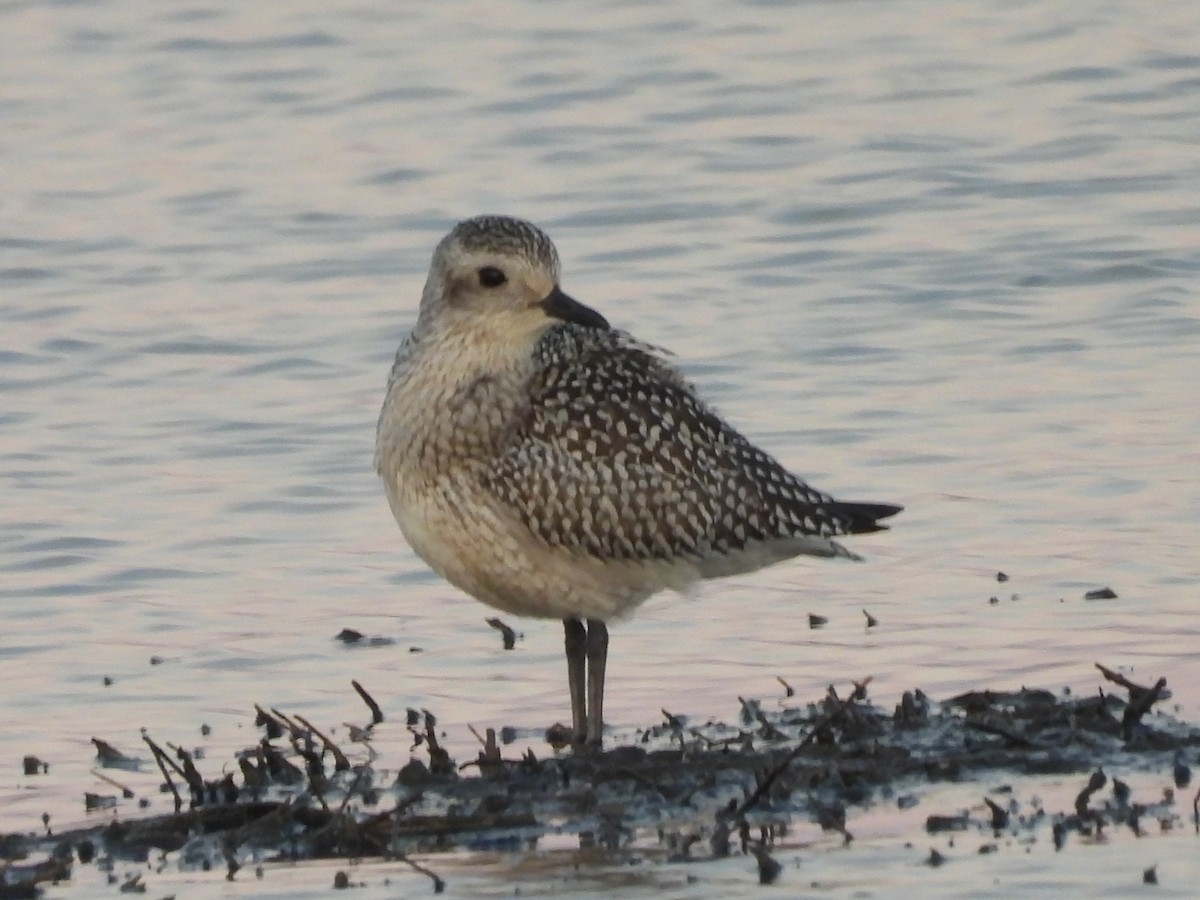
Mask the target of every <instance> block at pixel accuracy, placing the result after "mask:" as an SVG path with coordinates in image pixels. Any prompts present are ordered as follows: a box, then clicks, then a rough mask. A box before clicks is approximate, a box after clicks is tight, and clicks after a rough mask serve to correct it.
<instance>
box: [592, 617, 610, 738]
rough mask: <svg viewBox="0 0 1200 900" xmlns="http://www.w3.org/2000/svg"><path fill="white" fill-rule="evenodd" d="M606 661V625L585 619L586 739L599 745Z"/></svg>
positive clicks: (597, 620)
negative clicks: (586, 677)
mask: <svg viewBox="0 0 1200 900" xmlns="http://www.w3.org/2000/svg"><path fill="white" fill-rule="evenodd" d="M607 662H608V626H607V625H605V624H604V623H603V622H601V621H600V620H599V619H588V620H587V676H588V684H587V695H588V696H587V703H588V711H587V712H588V714H587V725H588V729H587V740H588V743H589V744H591V745H592V746H594V747H599V746H600V744H601V742H602V741H603V739H604V668H605V665H606V664H607Z"/></svg>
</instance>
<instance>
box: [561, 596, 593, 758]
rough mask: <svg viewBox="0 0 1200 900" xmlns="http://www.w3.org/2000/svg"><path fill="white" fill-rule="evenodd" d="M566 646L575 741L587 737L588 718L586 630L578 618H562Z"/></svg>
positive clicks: (572, 728) (580, 740) (572, 726)
mask: <svg viewBox="0 0 1200 900" xmlns="http://www.w3.org/2000/svg"><path fill="white" fill-rule="evenodd" d="M563 630H564V631H565V632H566V638H567V640H566V648H567V685H568V686H569V687H570V690H571V730H572V731H573V732H574V737H575V742H576V743H581V742H582V741H583V740H584V739H585V738H586V737H587V730H588V727H587V726H588V718H587V705H586V702H587V701H586V696H585V684H586V677H585V663H586V661H587V649H588V647H587V631H586V630H585V629H584V627H583V623H582V622H581V621H579V620H578V619H563Z"/></svg>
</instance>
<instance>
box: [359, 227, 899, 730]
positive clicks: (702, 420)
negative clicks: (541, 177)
mask: <svg viewBox="0 0 1200 900" xmlns="http://www.w3.org/2000/svg"><path fill="white" fill-rule="evenodd" d="M375 465H376V468H377V470H378V472H379V474H380V476H382V478H383V482H384V486H385V490H386V493H387V497H388V502H389V504H390V505H391V509H392V512H393V514H394V515H395V517H396V521H397V522H398V523H399V525H400V530H401V531H402V532H403V534H404V536H405V538H406V539H407V541H408V542H409V544H410V545H411V546H412V548H413V550H414V551H416V553H417V554H418V555H419V556H420V557H421V558H422V559H423V560H424V561H425V562H426V563H428V564H429V566H430V567H431V568H432V569H433V570H434V571H436V572H437V573H439V574H440V575H442V576H443V577H444V578H446V579H447V580H448V581H449V582H451V583H452V584H454V585H456V586H457V587H459V588H461V589H462V590H464V591H465V592H466V593H468V594H470V595H471V596H473V597H475V598H476V599H478V600H480V601H482V602H483V603H486V604H488V605H490V606H493V607H496V608H498V609H501V610H504V611H506V612H509V613H513V614H515V615H524V616H536V617H541V618H557V619H561V620H562V622H563V626H564V635H565V648H566V656H567V682H568V685H569V688H570V697H571V723H572V728H573V732H574V735H575V739H576V742H577V743H581V744H583V743H586V744H590V745H599V744H600V742H601V740H602V736H603V730H604V712H603V709H604V706H603V704H604V676H605V668H606V662H607V658H608V624H607V623H608V622H609V621H611V620H613V619H615V618H617V617H620V616H622V615H624V614H627V613H629V612H631V611H633V610H634V609H635V608H636V607H637V606H638V605H640V604H641V603H642V602H644V601H645V600H646V599H647V598H648V597H650V596H652V595H653V594H656V593H658V592H659V591H661V590H664V589H666V588H673V589H683V588H686V587H687V585H688V584H690V583H692V582H694V581H696V580H698V579H703V578H716V577H721V576H725V575H733V574H741V573H746V572H751V571H754V570H756V569H760V568H763V567H764V566H768V565H771V564H773V563H777V562H780V561H782V560H785V559H789V558H791V557H795V556H799V555H810V556H842V557H847V558H851V559H856V558H857V557H856V556H855V554H854V553H852V552H851V551H849V550H847V549H845V548H844V547H842V546H841V544H839V543H838V541H837V540H836V539H837V538H839V537H841V536H843V535H852V534H865V533H869V532H872V531H880V530H882V529H884V528H886V527H887V526H886V525H883V524H880V520H882V519H886V518H888V517H889V516H892V515H895V514H896V513H897V512H899V511H900V509H901V507H899V506H894V505H891V504H883V503H848V502H844V501H838V500H835V499H834V498H833V497H831V496H829V495H828V494H825V493H822V492H821V491H818V490H816V489H815V488H813V487H811V486H809V485H808V484H806V483H805V482H804V481H803V480H802V479H800V478H799V477H797V476H795V475H793V474H792V473H790V472H789V471H788V470H787V469H785V468H784V467H783V466H782V465H780V463H779V462H778V461H776V460H775V458H774V457H772V456H771V455H770V454H768V453H766V452H764V451H763V450H760V449H759V448H757V447H756V446H754V445H753V444H752V443H750V441H748V440H747V439H746V438H745V437H743V436H742V435H741V434H740V433H739V432H738V431H737V430H736V429H734V428H733V426H731V425H730V424H729V423H728V422H726V421H725V420H724V419H722V418H721V417H720V416H719V415H718V414H717V413H716V412H715V411H714V410H713V409H712V408H711V407H709V406H708V405H707V404H706V403H705V402H704V401H703V400H702V399H701V398H700V397H699V395H698V394H697V392H696V390H695V388H694V386H693V385H692V384H691V383H690V382H689V381H688V380H687V379H686V378H685V377H684V376H683V374H682V373H681V372H680V371H679V370H678V369H677V368H676V367H675V366H674V365H673V364H672V363H671V362H670V360H669V359H668V358H667V356H666V355H665V354H664V353H663V352H662V351H660V350H659V349H657V348H655V347H653V346H651V345H649V344H645V343H642V342H641V341H639V340H637V339H636V338H634V337H633V336H631V335H630V334H628V333H626V332H624V331H621V330H618V329H615V328H613V327H611V326H610V325H609V323H608V321H607V320H606V319H605V317H604V316H602V315H601V314H600V313H598V312H596V311H595V310H593V309H591V308H589V307H587V306H585V305H583V304H582V303H579V302H578V301H576V300H574V299H572V298H571V297H570V296H568V295H567V294H566V293H565V292H564V291H563V289H562V287H561V285H560V267H559V259H558V252H557V250H556V249H555V247H554V244H553V243H552V242H551V240H550V239H549V238H548V237H547V236H546V235H545V233H543V232H542V231H541V230H540V229H538V228H537V227H535V226H534V225H531V224H530V223H528V222H525V221H522V220H520V219H514V218H509V217H505V216H479V217H476V218H473V219H467V220H466V221H463V222H460V223H459V224H458V225H456V226H455V227H454V229H453V230H452V231H451V232H450V233H449V234H448V235H446V237H445V238H443V239H442V241H441V242H440V243H439V244H438V246H437V248H436V249H435V251H434V254H433V259H432V262H431V264H430V269H429V276H428V278H427V280H426V283H425V288H424V290H423V292H422V295H421V303H420V307H419V310H418V314H417V322H416V325H415V326H414V327H413V330H412V333H411V334H410V335H409V336H408V337H407V338H406V339H405V341H404V342H403V343H402V344H401V346H400V349H399V350H398V351H397V354H396V360H395V364H394V365H393V367H392V371H391V376H390V378H389V380H388V388H387V394H386V397H385V399H384V403H383V409H382V411H381V413H380V417H379V425H378V429H377V432H376V450H375Z"/></svg>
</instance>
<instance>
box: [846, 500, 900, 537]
mask: <svg viewBox="0 0 1200 900" xmlns="http://www.w3.org/2000/svg"><path fill="white" fill-rule="evenodd" d="M903 509H904V507H903V506H896V505H894V504H892V503H838V504H837V505H836V506H835V507H834V514H835V515H836V516H837V517H838V518H839V519H841V520H842V522H843V524H845V526H846V531H847V533H848V534H870V533H871V532H872V531H887V526H886V525H880V524H879V520H880V519H887V518H889V517H891V516H894V515H896V513H898V512H900V511H902V510H903Z"/></svg>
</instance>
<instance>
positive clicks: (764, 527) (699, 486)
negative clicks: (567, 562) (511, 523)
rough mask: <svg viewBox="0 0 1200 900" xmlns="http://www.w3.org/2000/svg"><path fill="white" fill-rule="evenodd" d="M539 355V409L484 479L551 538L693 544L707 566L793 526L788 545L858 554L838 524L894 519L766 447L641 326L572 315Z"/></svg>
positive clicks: (534, 404) (643, 548) (597, 554)
mask: <svg viewBox="0 0 1200 900" xmlns="http://www.w3.org/2000/svg"><path fill="white" fill-rule="evenodd" d="M537 358H538V361H539V363H540V365H539V366H538V368H537V371H536V373H535V374H534V376H533V377H532V379H531V383H530V385H529V388H530V391H529V395H530V397H531V403H530V406H529V408H528V410H527V414H526V416H525V418H524V420H523V421H522V423H521V426H520V427H519V428H518V429H517V430H516V431H515V432H514V437H513V440H512V441H511V442H509V443H507V444H506V445H505V447H504V449H503V450H502V451H501V452H500V453H499V454H498V455H497V456H496V457H495V458H494V459H493V460H492V462H491V464H490V465H489V466H488V467H487V469H486V470H485V472H484V475H483V479H484V483H485V486H486V487H487V489H489V490H490V491H492V492H493V493H494V494H496V495H497V496H498V497H499V498H500V499H501V500H502V502H503V503H504V505H505V506H506V507H508V508H510V509H513V510H515V511H516V512H517V515H518V516H519V517H520V519H521V520H522V522H523V523H524V524H525V525H526V526H527V527H528V528H529V529H530V530H531V531H532V532H533V533H534V534H536V535H537V536H538V537H539V538H541V539H542V540H543V541H544V542H546V543H547V544H549V545H551V546H556V547H564V548H567V549H570V550H573V551H576V552H579V553H581V554H584V555H587V556H590V557H594V558H600V559H606V560H608V559H612V560H631V561H632V560H651V559H656V560H675V559H679V558H687V559H691V560H694V561H696V562H697V563H698V564H700V565H701V569H702V570H704V569H705V568H711V567H710V566H706V565H705V563H706V562H707V561H710V560H712V559H713V558H714V557H722V556H728V555H731V554H736V553H737V552H738V551H741V550H745V549H747V548H749V547H751V546H752V545H754V544H756V543H764V542H772V543H778V542H779V541H780V540H783V541H785V542H790V543H792V544H794V549H793V550H791V552H785V553H781V554H778V556H777V558H783V557H784V556H789V555H793V554H794V553H800V552H808V553H814V554H818V555H842V554H846V555H850V554H848V553H846V551H843V550H841V548H840V547H838V546H837V545H836V544H835V543H834V542H833V541H831V540H829V538H831V537H832V536H834V535H838V534H846V533H850V532H852V531H859V530H876V529H878V528H881V527H883V526H879V525H874V520H873V519H871V520H870V524H871V525H873V527H872V528H870V529H868V528H866V527H864V526H866V525H867V524H868V523H867V522H865V521H856V516H855V513H854V512H853V511H854V510H859V509H861V508H862V507H859V506H858V505H855V504H840V503H838V502H837V501H835V500H834V499H833V498H832V497H829V496H827V495H826V494H823V493H821V492H820V491H817V490H814V489H813V488H811V487H809V486H808V485H807V484H805V483H804V482H803V481H801V480H800V479H799V478H797V477H795V476H794V475H792V474H791V473H789V472H788V471H787V470H786V469H784V468H783V467H782V466H781V465H780V464H779V463H778V462H776V461H775V460H774V459H773V458H772V457H771V456H769V455H768V454H766V453H764V452H763V451H761V450H759V449H758V448H756V447H754V446H753V445H752V444H751V443H750V442H749V441H747V440H746V439H745V438H744V437H743V436H742V435H741V434H739V433H738V432H737V431H735V430H734V429H733V428H732V427H731V426H729V425H728V424H727V423H726V422H724V421H723V420H722V419H721V418H720V417H719V416H718V415H717V414H716V413H715V412H713V411H712V410H711V409H710V408H709V407H708V406H706V405H705V404H704V403H703V402H702V401H701V400H700V399H699V398H698V397H697V396H696V394H695V391H694V390H693V388H692V386H691V385H690V384H689V383H688V382H687V381H686V380H685V379H684V378H683V376H682V375H681V374H680V373H679V371H678V370H677V369H676V368H675V367H674V366H672V365H671V364H670V363H669V362H667V361H666V360H665V359H664V358H663V357H662V356H661V354H660V352H659V351H657V350H656V349H655V348H653V347H650V346H648V345H645V344H642V343H640V342H638V341H636V340H635V339H633V338H632V337H630V336H629V335H626V334H624V333H622V332H618V331H608V330H599V329H588V328H581V327H578V326H570V325H568V326H559V327H556V328H554V329H552V330H551V332H549V333H548V334H547V335H546V336H545V337H544V338H543V339H542V341H541V342H540V343H539V346H538V351H537ZM884 509H892V510H893V511H894V508H892V507H886V508H884V507H880V510H881V511H882V510H884ZM867 518H869V516H868V517H867ZM856 525H857V526H858V527H856Z"/></svg>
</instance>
